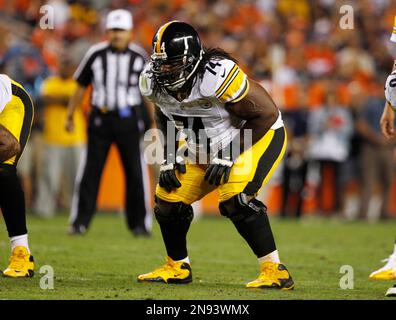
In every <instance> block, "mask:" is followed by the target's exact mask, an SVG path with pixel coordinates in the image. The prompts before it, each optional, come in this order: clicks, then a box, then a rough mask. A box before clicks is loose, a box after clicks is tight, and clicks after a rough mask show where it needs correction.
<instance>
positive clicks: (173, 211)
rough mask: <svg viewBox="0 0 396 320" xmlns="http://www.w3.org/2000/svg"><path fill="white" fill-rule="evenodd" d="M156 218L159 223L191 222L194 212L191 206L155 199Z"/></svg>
mask: <svg viewBox="0 0 396 320" xmlns="http://www.w3.org/2000/svg"><path fill="white" fill-rule="evenodd" d="M154 214H155V218H156V219H157V221H158V222H160V223H161V222H162V223H169V222H177V221H187V222H191V221H192V219H193V217H194V211H193V208H192V206H191V205H188V204H185V203H183V202H181V201H180V202H168V201H164V200H162V199H160V198H158V197H155V207H154Z"/></svg>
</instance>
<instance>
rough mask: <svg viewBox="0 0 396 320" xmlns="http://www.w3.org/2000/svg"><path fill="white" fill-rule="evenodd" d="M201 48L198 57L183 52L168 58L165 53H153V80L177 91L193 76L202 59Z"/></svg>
mask: <svg viewBox="0 0 396 320" xmlns="http://www.w3.org/2000/svg"><path fill="white" fill-rule="evenodd" d="M202 53H203V52H202V50H201V52H200V54H199V57H194V56H193V55H191V54H187V53H185V54H183V55H179V56H175V57H172V58H168V57H167V56H166V53H154V54H153V55H152V56H151V60H152V62H153V73H154V77H155V80H156V81H157V83H158V84H159V85H160V86H163V87H165V88H166V89H168V90H170V91H177V90H178V89H180V88H182V87H183V86H184V84H185V83H186V82H187V81H188V80H189V79H190V78H191V77H192V76H193V74H194V73H195V71H196V69H197V68H198V65H199V62H200V61H201V60H202Z"/></svg>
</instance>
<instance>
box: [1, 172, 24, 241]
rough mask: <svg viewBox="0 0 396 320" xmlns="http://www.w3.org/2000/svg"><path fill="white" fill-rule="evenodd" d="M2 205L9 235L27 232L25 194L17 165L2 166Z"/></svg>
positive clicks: (13, 235)
mask: <svg viewBox="0 0 396 320" xmlns="http://www.w3.org/2000/svg"><path fill="white" fill-rule="evenodd" d="M0 206H1V210H2V212H3V216H4V221H5V224H6V226H7V230H8V235H9V236H10V237H15V236H19V235H23V234H27V228H26V215H25V195H24V192H23V189H22V186H21V182H20V181H19V179H18V177H17V173H16V168H15V166H11V165H1V166H0Z"/></svg>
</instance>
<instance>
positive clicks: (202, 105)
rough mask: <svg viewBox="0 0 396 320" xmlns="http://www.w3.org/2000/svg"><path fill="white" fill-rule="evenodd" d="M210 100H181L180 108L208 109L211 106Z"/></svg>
mask: <svg viewBox="0 0 396 320" xmlns="http://www.w3.org/2000/svg"><path fill="white" fill-rule="evenodd" d="M212 106H213V105H212V102H211V101H210V100H208V99H205V98H202V99H197V100H194V101H192V102H183V103H182V104H181V105H180V109H182V110H185V109H192V108H197V109H210V108H212Z"/></svg>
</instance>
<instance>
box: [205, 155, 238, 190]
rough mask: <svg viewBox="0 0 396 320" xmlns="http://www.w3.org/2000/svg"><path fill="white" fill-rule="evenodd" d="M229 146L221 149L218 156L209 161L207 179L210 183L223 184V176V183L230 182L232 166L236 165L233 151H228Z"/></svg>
mask: <svg viewBox="0 0 396 320" xmlns="http://www.w3.org/2000/svg"><path fill="white" fill-rule="evenodd" d="M228 149H229V148H226V149H225V150H221V151H220V152H219V153H218V154H217V156H215V157H214V158H213V159H212V160H211V161H210V163H209V166H208V168H207V169H206V172H205V180H207V181H208V182H209V184H214V185H216V186H219V185H220V184H221V179H222V178H223V183H226V182H228V179H229V177H230V172H231V168H232V166H233V165H234V161H233V160H232V157H231V153H230V152H227V151H229V150H228Z"/></svg>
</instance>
